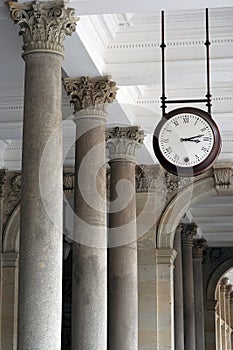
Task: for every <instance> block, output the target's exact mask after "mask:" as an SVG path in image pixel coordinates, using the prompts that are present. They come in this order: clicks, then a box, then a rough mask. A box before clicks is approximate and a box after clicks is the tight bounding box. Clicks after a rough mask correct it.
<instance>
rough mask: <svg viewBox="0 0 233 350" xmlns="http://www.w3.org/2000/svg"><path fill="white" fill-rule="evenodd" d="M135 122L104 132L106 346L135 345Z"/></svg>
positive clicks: (129, 349)
mask: <svg viewBox="0 0 233 350" xmlns="http://www.w3.org/2000/svg"><path fill="white" fill-rule="evenodd" d="M143 139H144V133H143V131H140V130H139V128H138V127H137V126H132V127H124V128H120V127H115V128H111V129H108V130H107V132H106V143H107V149H108V154H109V159H110V160H109V165H110V168H111V175H110V204H109V212H110V213H109V241H108V242H109V249H108V264H109V266H108V349H109V350H118V349H121V350H137V349H138V274H137V231H136V201H135V163H136V158H135V155H136V149H137V148H138V147H139V146H140V145H141V144H142V142H143Z"/></svg>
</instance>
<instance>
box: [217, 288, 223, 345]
mask: <svg viewBox="0 0 233 350" xmlns="http://www.w3.org/2000/svg"><path fill="white" fill-rule="evenodd" d="M216 295H217V301H218V303H217V308H216V337H217V341H216V343H217V350H222V320H221V302H220V298H221V296H220V284H219V283H218V285H217V288H216Z"/></svg>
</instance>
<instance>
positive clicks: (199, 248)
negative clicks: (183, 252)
mask: <svg viewBox="0 0 233 350" xmlns="http://www.w3.org/2000/svg"><path fill="white" fill-rule="evenodd" d="M206 247H207V242H206V240H205V239H204V238H201V239H194V240H193V257H194V258H199V259H202V258H203V253H204V250H205V249H206Z"/></svg>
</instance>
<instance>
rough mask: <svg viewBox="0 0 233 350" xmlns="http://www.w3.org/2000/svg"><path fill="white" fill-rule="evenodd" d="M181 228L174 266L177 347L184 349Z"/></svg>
mask: <svg viewBox="0 0 233 350" xmlns="http://www.w3.org/2000/svg"><path fill="white" fill-rule="evenodd" d="M180 231H181V228H180V226H178V228H177V230H176V234H175V241H174V248H175V250H176V252H177V256H176V259H175V263H174V265H175V268H174V310H175V349H176V350H184V310H183V268H182V250H181V236H180V234H181V232H180Z"/></svg>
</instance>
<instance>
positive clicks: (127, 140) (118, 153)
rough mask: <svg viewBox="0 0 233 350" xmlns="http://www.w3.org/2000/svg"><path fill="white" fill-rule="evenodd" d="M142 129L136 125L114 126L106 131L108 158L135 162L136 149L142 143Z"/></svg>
mask: <svg viewBox="0 0 233 350" xmlns="http://www.w3.org/2000/svg"><path fill="white" fill-rule="evenodd" d="M143 140H144V131H143V130H140V127H138V126H130V127H115V128H109V129H107V131H106V146H107V149H108V153H109V159H110V161H112V160H130V161H133V162H136V159H135V156H136V150H137V149H138V148H139V147H140V146H141V145H142V144H143Z"/></svg>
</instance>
